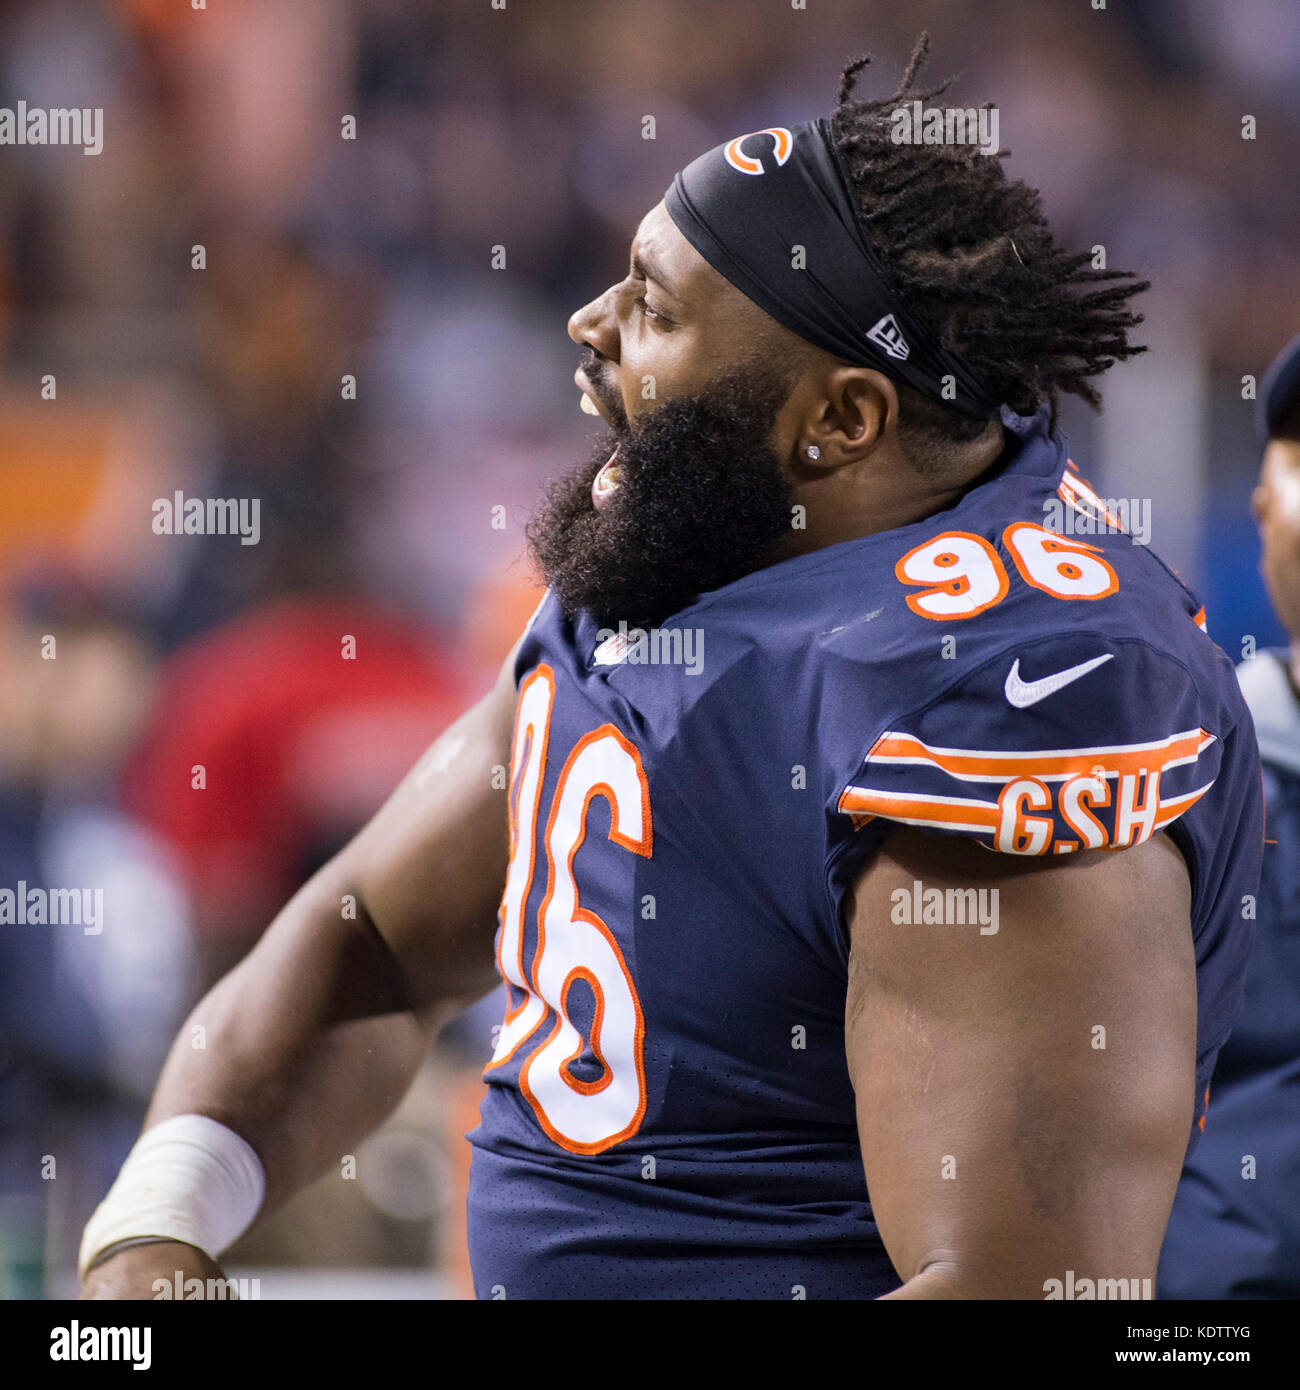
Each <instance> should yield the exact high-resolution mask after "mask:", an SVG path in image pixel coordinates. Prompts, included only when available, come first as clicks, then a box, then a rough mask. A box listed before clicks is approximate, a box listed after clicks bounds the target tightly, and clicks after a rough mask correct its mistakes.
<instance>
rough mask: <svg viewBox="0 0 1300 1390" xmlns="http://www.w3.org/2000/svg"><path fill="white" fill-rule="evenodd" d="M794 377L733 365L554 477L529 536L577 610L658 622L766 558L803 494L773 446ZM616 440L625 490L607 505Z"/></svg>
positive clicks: (564, 603)
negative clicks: (596, 491)
mask: <svg viewBox="0 0 1300 1390" xmlns="http://www.w3.org/2000/svg"><path fill="white" fill-rule="evenodd" d="M790 384H791V383H790V380H789V377H788V376H784V375H782V374H780V373H774V372H773V371H771V370H770V369H760V368H755V367H748V368H744V369H741V370H738V371H734V372H731V373H728V374H727V375H726V376H723V377H720V378H719V379H717V380H716V381H715V382H713V383H711V384H710V386H709V387H708V388H707V389H706V390H705V391H703V392H701V393H700V394H698V395H695V396H684V397H678V398H677V399H675V400H669V401H665V402H664V403H663V404H662V405H661V406H658V407H657V408H656V409H655V410H654V412H653V413H652V414H650V415H648V416H647V417H646V418H645V419H644V420H643V421H640V422H638V423H637V425H636V426H635V427H634V428H632V429H619V430H616V431H613V432H611V433H610V434H608V435H607V436H606V437H605V438H604V439H603V440H602V441H601V442H600V444H599V445H598V446H597V448H596V450H595V452H594V453H593V454H592V455H591V457H590V458H589V459H588V460H587V461H586V462H585V463H583V464H582V465H580V466H579V467H578V468H576V469H575V470H574V471H573V472H572V473H570V474H568V475H567V476H566V477H564V478H562V479H560V480H559V482H557V483H555V484H553V485H552V486H551V488H550V489H549V490H548V492H547V494H546V497H545V500H544V501H543V503H542V505H541V506H540V507H539V508H538V510H537V512H536V514H535V515H534V516H533V518H532V520H531V521H530V522H529V524H528V530H527V535H528V542H529V545H530V546H531V549H532V554H533V558H534V560H535V561H536V563H537V566H538V568H539V569H540V570H541V572H542V575H543V577H544V579H545V581H546V583H547V585H548V586H549V587H550V589H551V592H552V593H553V594H554V595H555V597H556V598H557V599H558V600H559V603H560V606H561V608H562V609H563V611H564V613H565V615H566V616H567V617H569V618H570V619H572V618H573V617H574V616H575V615H576V614H577V613H578V612H579V610H585V611H586V612H587V613H589V614H590V615H591V616H592V617H593V618H594V619H595V620H596V622H597V623H598V624H599V625H600V626H601V627H607V628H616V627H617V626H618V624H619V622H620V621H624V622H626V623H627V624H628V626H629V627H654V626H657V625H658V624H660V623H661V622H662V621H663V620H664V619H665V618H668V617H671V616H672V614H674V613H677V612H680V610H681V609H683V608H685V607H686V606H687V605H688V604H689V603H690V602H691V601H692V600H693V599H694V598H695V597H696V596H697V595H699V594H702V593H705V592H706V591H708V590H710V589H717V588H721V587H722V585H724V584H730V583H732V582H733V581H734V580H737V579H740V578H742V577H743V576H744V575H746V574H749V573H750V572H751V571H753V570H755V569H759V568H761V567H762V565H763V564H764V562H765V560H764V557H765V556H766V555H767V553H768V552H769V551H770V550H771V547H772V546H773V544H774V543H775V542H776V541H777V540H779V539H780V538H781V537H782V536H783V535H787V534H788V533H789V530H790V524H791V516H792V513H791V508H792V506H793V495H792V492H791V489H790V485H789V483H788V482H787V480H786V478H785V475H784V473H783V472H782V469H781V460H780V458H779V457H778V456H777V454H776V451H775V450H774V449H773V448H772V445H771V438H772V431H773V427H774V425H775V423H776V416H777V413H778V411H779V410H780V409H781V406H782V405H783V404H784V403H785V400H786V398H787V396H788V395H789V390H790ZM602 394H603V393H602ZM615 446H617V447H618V448H619V450H620V452H619V459H618V467H619V477H620V481H619V485H618V489H617V491H616V492H615V493H614V495H613V496H612V497H611V498H610V500H609V503H608V505H607V506H605V507H603V508H602V509H601V510H600V511H597V510H596V508H595V507H594V506H593V505H592V501H591V484H592V481H593V480H594V479H595V477H596V474H597V473H599V472H600V470H601V468H602V467H603V465H604V464H605V462H606V460H607V459H608V458H609V457H610V455H611V454H612V453H613V451H614V448H615Z"/></svg>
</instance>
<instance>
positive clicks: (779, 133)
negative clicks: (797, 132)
mask: <svg viewBox="0 0 1300 1390" xmlns="http://www.w3.org/2000/svg"><path fill="white" fill-rule="evenodd" d="M755 135H770V136H771V137H772V139H773V141H774V142H775V144H776V163H777V168H780V167H781V165H782V164H784V163H785V162H786V160H787V159H789V158H790V151H791V150H793V149H794V136H793V135H791V134H790V132H789V131H788V130H787V129H786V128H785V127H784V126H783V125H777V126H770V127H769V128H768V129H767V130H751V131H750V132H749V134H748V135H737V136H736V138H735V139H734V140H733V141H732V142H731V143H730V144H729V145H728V146H727V148H726V149H725V150H724V151H723V153H724V154H725V155H726V157H727V163H728V164H730V165H731V167H732V168H733V169H737V170H739V171H740V173H742V174H761V173H763V172H765V171H764V169H763V165H762V163H761V161H759V160H757V159H753V158H751V157H750V156H749V155H747V154H745V152H744V151H743V150H742V149H741V148H740V147H741V145H743V144H744V143H745V141H746V140H749V139H751V138H752V137H753V136H755Z"/></svg>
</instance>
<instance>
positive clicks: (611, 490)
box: [573, 367, 622, 511]
mask: <svg viewBox="0 0 1300 1390" xmlns="http://www.w3.org/2000/svg"><path fill="white" fill-rule="evenodd" d="M573 379H574V381H575V382H576V383H577V386H578V389H579V390H580V391H581V392H582V396H581V400H580V404H581V407H582V412H583V414H584V415H594V416H597V417H598V418H599V419H601V420H603V421H604V422H605V423H606V424H607V425H608V426H609V427H610V429H613V428H614V422H613V421H612V420H611V419H610V416H609V411H608V410H607V409H606V408H605V406H604V405H603V404H602V403H601V400H600V397H599V396H597V395H596V393H595V391H594V390H593V389H592V386H591V383H590V381H589V380H588V379H587V377H586V375H585V374H584V372H583V370H582V368H581V367H579V368H578V369H577V370H576V371H575V372H574V374H573ZM621 448H622V446H621V445H618V446H616V447H615V449H614V452H613V453H612V454H610V456H609V458H607V459H606V460H605V462H604V464H603V465H602V466H601V470H600V472H599V473H597V474H596V476H595V478H593V479H592V483H591V505H592V506H593V507H595V508H596V510H597V511H601V510H602V509H603V508H605V507H607V506H608V505H609V503H610V502H611V501H612V500H613V497H614V494H615V493H616V492H617V491H618V485H619V482H620V481H621V479H620V477H619V467H618V456H619V452H620V450H621Z"/></svg>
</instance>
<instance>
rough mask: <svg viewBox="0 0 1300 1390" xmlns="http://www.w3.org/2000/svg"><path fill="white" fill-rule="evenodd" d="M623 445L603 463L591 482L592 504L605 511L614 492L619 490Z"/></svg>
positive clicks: (598, 509)
mask: <svg viewBox="0 0 1300 1390" xmlns="http://www.w3.org/2000/svg"><path fill="white" fill-rule="evenodd" d="M622 447H623V446H622V445H621V444H620V445H618V446H617V447H616V448H615V450H614V452H613V453H612V454H610V456H609V457H608V458H607V459H606V460H605V462H604V463H603V464H602V465H601V468H600V472H599V473H597V474H596V476H595V477H594V478H593V479H592V482H591V505H592V506H593V507H595V509H596V510H597V511H598V512H599V511H603V510H604V509H605V508H606V507H607V506H609V504H610V502H612V501H613V499H614V494H615V493H616V492H617V491H618V485H619V482H620V481H621V479H620V477H619V467H618V456H619V453H620V452H621V450H622Z"/></svg>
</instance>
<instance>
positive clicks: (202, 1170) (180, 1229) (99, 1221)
mask: <svg viewBox="0 0 1300 1390" xmlns="http://www.w3.org/2000/svg"><path fill="white" fill-rule="evenodd" d="M265 1195H266V1175H265V1173H264V1172H263V1171H262V1164H261V1161H260V1160H259V1159H258V1157H257V1155H256V1154H255V1153H254V1152H253V1150H252V1148H251V1147H250V1146H249V1145H248V1143H247V1142H246V1141H245V1140H243V1139H241V1138H240V1137H239V1135H238V1134H236V1133H235V1131H234V1130H233V1129H227V1128H226V1126H225V1125H223V1124H219V1123H218V1122H217V1121H216V1120H213V1119H210V1118H209V1117H208V1116H207V1115H174V1116H173V1117H172V1118H171V1119H170V1120H163V1122H162V1123H161V1124H157V1125H154V1127H153V1128H152V1129H150V1130H148V1131H146V1133H144V1134H142V1135H141V1136H140V1138H139V1139H138V1140H137V1141H136V1145H135V1147H134V1148H133V1149H132V1150H131V1152H130V1153H129V1154H127V1156H126V1162H125V1163H124V1164H123V1165H122V1171H121V1172H120V1173H119V1174H118V1175H117V1181H116V1182H115V1183H114V1184H113V1186H112V1187H111V1188H109V1190H108V1196H107V1197H105V1198H104V1200H103V1201H102V1202H101V1203H100V1204H99V1206H98V1207H97V1208H96V1210H95V1214H94V1215H93V1216H92V1217H91V1218H90V1220H89V1221H88V1222H87V1223H86V1229H85V1232H84V1233H83V1235H82V1237H81V1251H80V1254H79V1255H78V1258H77V1272H78V1273H79V1274H80V1275H82V1276H83V1277H84V1276H85V1273H86V1269H87V1267H88V1266H89V1265H90V1262H91V1261H92V1260H93V1259H94V1258H95V1256H96V1255H97V1254H99V1252H100V1251H101V1250H103V1249H104V1248H105V1247H106V1246H109V1245H113V1244H115V1243H116V1242H117V1241H119V1240H129V1239H130V1238H131V1237H132V1236H163V1237H165V1238H167V1239H169V1240H180V1241H184V1242H185V1243H186V1244H187V1245H194V1246H197V1247H198V1248H199V1249H200V1250H202V1251H204V1252H205V1253H206V1254H208V1255H210V1256H211V1257H212V1258H213V1259H216V1257H217V1256H218V1255H220V1254H221V1252H222V1251H223V1250H225V1249H226V1248H227V1246H230V1245H233V1244H234V1243H235V1241H236V1240H238V1239H239V1237H240V1236H241V1235H243V1233H244V1232H245V1231H246V1230H247V1229H248V1228H249V1227H250V1226H251V1225H252V1224H253V1219H254V1218H255V1217H256V1216H257V1213H258V1210H259V1209H260V1208H261V1205H262V1198H263V1197H264V1196H265Z"/></svg>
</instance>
